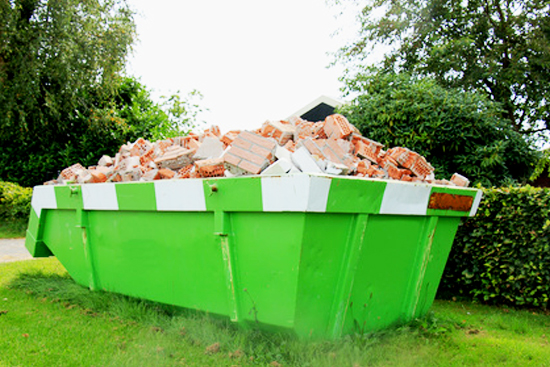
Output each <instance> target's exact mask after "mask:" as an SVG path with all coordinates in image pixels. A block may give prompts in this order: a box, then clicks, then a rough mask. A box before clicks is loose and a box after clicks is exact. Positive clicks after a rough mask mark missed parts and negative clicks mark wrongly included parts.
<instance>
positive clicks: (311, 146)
mask: <svg viewBox="0 0 550 367" xmlns="http://www.w3.org/2000/svg"><path fill="white" fill-rule="evenodd" d="M300 144H301V145H303V146H304V147H305V148H306V149H307V150H308V151H309V152H310V153H311V154H313V155H316V156H318V157H320V158H324V157H325V155H324V154H323V152H322V151H321V149H320V148H319V146H318V145H317V142H315V141H313V139H311V138H306V139H303V140H301V141H300Z"/></svg>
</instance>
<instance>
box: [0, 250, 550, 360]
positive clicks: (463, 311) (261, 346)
mask: <svg viewBox="0 0 550 367" xmlns="http://www.w3.org/2000/svg"><path fill="white" fill-rule="evenodd" d="M432 311H433V312H431V313H430V314H429V315H428V316H427V317H425V318H423V319H420V320H416V321H414V322H412V323H411V324H409V325H406V326H402V327H400V328H396V329H392V330H387V331H384V332H379V333H372V334H368V335H355V336H349V337H345V338H344V339H342V340H340V341H336V342H302V341H298V340H296V339H294V338H293V337H291V336H287V335H278V334H277V335H276V334H264V333H261V332H258V331H253V330H239V329H237V328H235V327H234V326H233V325H231V324H229V323H228V322H226V321H224V320H218V319H214V318H212V317H208V316H207V315H203V314H197V313H191V312H188V311H183V310H178V309H174V308H172V307H169V306H163V305H159V304H155V303H151V302H145V301H141V300H137V299H132V298H129V297H124V296H120V295H116V294H109V293H103V292H90V291H89V290H87V289H86V288H83V287H80V286H78V285H76V284H75V283H74V282H73V281H72V280H71V278H70V277H69V276H68V275H67V273H66V272H65V270H64V269H63V267H62V266H61V265H60V264H59V262H58V261H57V260H56V259H55V258H49V259H40V260H32V261H21V262H13V263H7V264H0V351H1V353H0V366H54V365H55V366H58V365H63V366H73V365H75V366H178V365H191V366H245V365H264V366H279V365H284V366H287V365H288V366H354V367H355V366H373V365H374V366H377V365H379V366H411V365H416V366H446V365H448V366H462V365H471V366H478V365H499V366H500V365H508V366H550V345H549V343H548V338H550V316H549V315H548V314H544V313H541V312H538V311H537V312H534V311H527V310H514V309H510V308H506V307H489V306H483V305H478V304H473V303H468V302H450V301H436V302H435V304H434V306H433V308H432Z"/></svg>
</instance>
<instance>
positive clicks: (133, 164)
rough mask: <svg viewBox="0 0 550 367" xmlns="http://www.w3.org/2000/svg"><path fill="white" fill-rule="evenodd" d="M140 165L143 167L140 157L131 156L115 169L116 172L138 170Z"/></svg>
mask: <svg viewBox="0 0 550 367" xmlns="http://www.w3.org/2000/svg"><path fill="white" fill-rule="evenodd" d="M140 165H141V162H140V158H139V157H136V156H130V157H128V158H124V159H122V160H121V161H120V163H119V164H118V166H116V167H115V170H119V171H126V170H130V169H133V168H137V167H139V166H140Z"/></svg>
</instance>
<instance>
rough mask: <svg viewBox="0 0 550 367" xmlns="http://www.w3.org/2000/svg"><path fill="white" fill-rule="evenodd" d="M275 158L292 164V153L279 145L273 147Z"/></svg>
mask: <svg viewBox="0 0 550 367" xmlns="http://www.w3.org/2000/svg"><path fill="white" fill-rule="evenodd" d="M275 157H276V158H277V159H285V160H287V161H288V162H292V152H291V151H290V150H288V149H286V148H285V147H281V146H279V145H277V147H275Z"/></svg>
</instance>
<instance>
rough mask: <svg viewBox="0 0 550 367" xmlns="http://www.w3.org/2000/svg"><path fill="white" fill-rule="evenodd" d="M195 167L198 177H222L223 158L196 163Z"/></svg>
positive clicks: (223, 169) (223, 170)
mask: <svg viewBox="0 0 550 367" xmlns="http://www.w3.org/2000/svg"><path fill="white" fill-rule="evenodd" d="M195 166H196V168H197V171H198V174H199V176H200V177H223V175H224V172H225V168H224V160H223V158H212V159H204V160H200V161H196V162H195Z"/></svg>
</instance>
